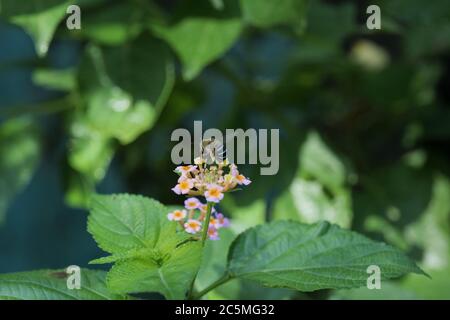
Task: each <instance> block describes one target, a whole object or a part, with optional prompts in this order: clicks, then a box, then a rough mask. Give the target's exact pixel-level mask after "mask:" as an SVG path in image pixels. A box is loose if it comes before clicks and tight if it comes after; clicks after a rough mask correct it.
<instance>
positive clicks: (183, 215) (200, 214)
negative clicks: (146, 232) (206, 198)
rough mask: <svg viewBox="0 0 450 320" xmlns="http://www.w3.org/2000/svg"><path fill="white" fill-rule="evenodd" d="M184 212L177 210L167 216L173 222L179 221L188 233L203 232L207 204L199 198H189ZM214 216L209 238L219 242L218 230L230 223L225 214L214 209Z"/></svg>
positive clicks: (212, 215) (210, 220)
mask: <svg viewBox="0 0 450 320" xmlns="http://www.w3.org/2000/svg"><path fill="white" fill-rule="evenodd" d="M184 207H185V209H183V210H175V211H172V212H170V213H169V214H168V215H167V218H168V219H169V220H171V221H178V222H179V223H180V225H181V226H182V227H183V228H184V230H185V231H186V232H187V233H191V234H197V233H198V232H200V231H201V230H202V226H203V224H205V219H206V213H207V204H204V203H202V202H200V200H198V199H197V198H194V197H192V198H188V199H186V201H184ZM211 210H212V214H211V216H210V218H209V225H208V237H209V239H211V240H219V233H218V232H217V230H219V229H220V228H226V227H228V226H229V225H230V222H229V220H228V219H227V218H225V217H224V216H223V214H221V213H219V212H217V211H216V210H215V209H214V208H212V209H211Z"/></svg>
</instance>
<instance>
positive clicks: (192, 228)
mask: <svg viewBox="0 0 450 320" xmlns="http://www.w3.org/2000/svg"><path fill="white" fill-rule="evenodd" d="M201 229H202V223H201V222H200V221H198V220H195V219H189V220H188V221H186V223H185V224H184V230H186V232H187V233H192V234H196V233H197V232H199V231H200V230H201Z"/></svg>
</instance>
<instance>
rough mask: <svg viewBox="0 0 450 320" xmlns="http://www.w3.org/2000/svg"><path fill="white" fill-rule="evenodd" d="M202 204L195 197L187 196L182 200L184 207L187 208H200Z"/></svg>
mask: <svg viewBox="0 0 450 320" xmlns="http://www.w3.org/2000/svg"><path fill="white" fill-rule="evenodd" d="M202 205H203V204H202V203H201V202H200V200H198V199H197V198H194V197H192V198H188V199H186V200H185V201H184V207H185V208H186V209H188V210H195V209H200V207H201V206H202Z"/></svg>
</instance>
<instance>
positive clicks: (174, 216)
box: [167, 210, 187, 221]
mask: <svg viewBox="0 0 450 320" xmlns="http://www.w3.org/2000/svg"><path fill="white" fill-rule="evenodd" d="M186 215H187V212H186V210H175V211H172V212H170V213H169V214H168V215H167V218H168V219H169V220H171V221H181V220H183V219H184V218H186Z"/></svg>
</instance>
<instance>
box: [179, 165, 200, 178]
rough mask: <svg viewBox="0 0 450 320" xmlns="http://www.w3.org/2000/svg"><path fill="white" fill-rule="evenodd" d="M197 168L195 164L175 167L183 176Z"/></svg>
mask: <svg viewBox="0 0 450 320" xmlns="http://www.w3.org/2000/svg"><path fill="white" fill-rule="evenodd" d="M196 170H197V166H193V165H188V166H178V167H176V168H175V171H176V172H178V173H180V174H181V175H183V176H186V175H187V174H188V173H189V172H195V171H196Z"/></svg>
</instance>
